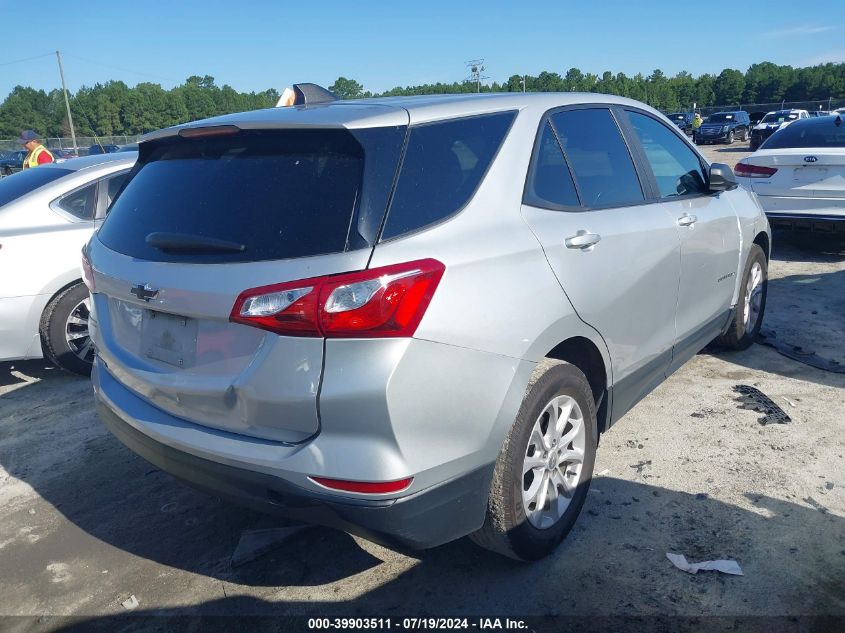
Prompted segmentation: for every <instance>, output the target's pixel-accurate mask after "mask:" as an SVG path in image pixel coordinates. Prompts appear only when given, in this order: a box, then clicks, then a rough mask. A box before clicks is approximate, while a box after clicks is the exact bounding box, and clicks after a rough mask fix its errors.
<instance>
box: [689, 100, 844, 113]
mask: <svg viewBox="0 0 845 633" xmlns="http://www.w3.org/2000/svg"><path fill="white" fill-rule="evenodd" d="M837 108H845V99H833V98H830V99H822V100H818V101H777V102H775V103H733V104H729V105H719V106H702V107H699V108H696V110H697V111H698V112H701V116H709V115H711V114H713V113H714V112H725V111H731V110H745V111H746V112H748V113H749V114H751V113H753V112H763V113H765V112H771V111H773V110H792V109H796V110H808V111H810V112H814V111H819V110H824V111H828V112H829V111H832V110H836V109H837Z"/></svg>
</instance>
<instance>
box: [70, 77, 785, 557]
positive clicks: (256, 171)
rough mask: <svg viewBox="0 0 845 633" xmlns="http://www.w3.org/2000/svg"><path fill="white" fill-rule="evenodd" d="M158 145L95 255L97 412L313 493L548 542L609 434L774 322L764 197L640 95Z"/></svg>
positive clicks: (507, 548)
mask: <svg viewBox="0 0 845 633" xmlns="http://www.w3.org/2000/svg"><path fill="white" fill-rule="evenodd" d="M297 89H299V88H297ZM300 92H303V91H302V90H300ZM141 147H142V151H141V155H142V157H143V158H142V159H141V162H140V163H139V164H138V166H137V167H136V168H135V169H133V172H132V175H131V177H130V180H129V181H128V182H127V183H126V185H125V186H124V189H123V191H122V193H121V194H120V196H119V197H118V199H117V200H116V202H115V203H114V205H113V206H112V209H111V212H110V214H109V216H108V217H107V218H106V220H105V222H104V223H103V226H102V227H101V228H100V230H99V231H98V232H97V233H96V234H95V235H94V236H93V237H92V238H91V240H90V242H89V244H88V245H87V247H86V249H85V252H84V256H83V257H84V259H83V268H84V270H85V271H86V272H85V278H86V282H87V283H88V285H89V288H90V289H91V293H92V312H91V314H92V316H91V335H92V338H93V340H94V342H95V348H96V352H97V355H96V359H95V362H94V370H93V372H92V379H93V383H94V390H95V395H96V400H97V407H98V410H99V413H100V416H101V418H102V420H103V421H104V423H105V424H106V426H107V427H108V428H110V429H111V430H112V431H113V433H114V434H115V435H116V436H117V437H118V438H119V439H120V440H121V441H122V442H124V443H125V444H126V445H127V446H128V447H130V448H131V449H132V450H134V451H135V452H137V453H138V454H140V455H142V456H143V457H145V458H146V459H147V460H149V461H150V462H152V463H154V464H156V465H157V466H158V467H160V468H162V469H163V470H165V471H167V472H170V473H172V474H174V475H176V476H177V477H180V478H182V479H184V480H186V481H188V482H189V483H192V484H193V485H196V486H198V487H200V488H203V489H205V490H210V491H213V492H214V494H217V495H221V496H224V497H228V498H231V499H235V500H237V501H239V502H241V503H244V504H246V505H250V506H252V507H255V508H260V509H263V510H267V511H270V512H276V513H279V514H281V515H284V516H287V517H291V518H294V519H296V520H299V521H305V522H311V523H317V524H322V525H329V526H333V527H336V528H340V529H342V530H346V531H349V532H352V533H354V534H359V535H361V536H363V537H365V538H368V539H372V540H375V541H379V542H382V543H386V544H400V545H403V546H408V547H414V548H424V547H433V546H436V545H439V544H442V543H445V542H447V541H451V540H453V539H456V538H459V537H462V536H464V535H467V534H471V535H472V537H473V539H474V540H475V541H476V542H477V543H480V544H481V545H483V546H484V547H487V548H489V549H492V550H495V551H497V552H500V553H503V554H506V555H508V556H512V557H514V558H518V559H536V558H539V557H541V556H544V555H546V554H548V553H549V552H550V551H552V550H553V549H554V548H555V546H556V545H557V544H558V543H559V542H560V541H561V540H562V539H563V537H564V535H565V534H566V533H567V532H568V531H569V530H570V529H571V527H572V525H573V523H574V521H575V519H576V517H577V515H578V513H579V512H580V510H581V506H582V505H583V503H584V500H585V498H586V495H587V489H588V487H589V483H590V479H591V476H592V471H593V464H594V460H595V454H596V445H597V441H598V435H599V434H600V433H601V432H603V431H605V430H606V429H608V428H609V427H610V425H611V424H613V423H614V422H616V421H617V420H618V419H619V418H620V417H622V416H623V415H624V414H625V412H626V411H628V410H629V409H630V408H631V407H633V406H634V405H635V404H636V402H638V401H639V400H640V399H641V398H643V397H644V396H645V395H646V394H648V393H649V392H650V391H651V390H652V389H654V388H655V386H656V385H658V384H659V383H660V382H662V381H663V380H664V379H665V378H666V376H667V375H669V374H671V373H672V372H673V371H675V370H676V369H677V368H678V367H680V366H681V365H682V364H683V363H684V362H686V361H687V360H688V359H689V358H691V357H692V356H693V355H694V354H695V353H696V352H697V351H698V350H700V349H701V348H702V347H703V346H705V345H706V344H707V343H709V342H710V341H712V340H713V339H716V338H718V339H719V340H720V341H721V342H722V344H724V345H726V346H728V347H730V348H744V347H747V346H748V345H750V344H751V342H752V341H753V339H754V337H755V335H756V334H757V332H758V329H759V327H760V322H761V319H762V314H763V310H764V308H765V298H766V269H767V268H766V267H767V261H768V253H769V244H770V238H769V229H768V224H767V222H766V218H765V215H763V213H762V211H761V210H760V207H759V205H758V204H757V202H756V199H755V197H754V196H753V195H752V194H750V193H749V192H747V191H745V190H743V189H740V188H738V187H737V185H736V182H735V180H734V177H733V174H732V172H731V169H730V168H729V167H727V166H725V165H719V164H713V165H709V164H708V163H707V161H706V160H705V159H704V158H703V157H702V156H701V155H700V154H699V153H698V152H697V151H696V149H695V148H694V147H693V146H692V145H691V143H690V142H689V141H687V139H686V138H685V137H684V135H683V134H682V133H681V132H680V130H678V129H677V127H676V126H675V125H674V124H672V122H671V121H669V120H668V119H667V118H666V117H664V116H663V115H661V114H660V113H658V112H657V111H656V110H654V109H652V108H650V107H648V106H646V105H644V104H642V103H639V102H636V101H633V100H630V99H625V98H622V97H613V96H608V95H596V94H590V95H583V94H575V93H557V94H539V93H537V94H531V93H529V94H523V93H512V94H506V95H448V96H426V97H409V98H392V99H373V100H361V101H343V102H337V101H335V102H331V101H327V100H320V101H318V105H317V107H310V106H309V105H308V101H306V105H304V106H300V107H282V108H273V109H269V110H262V111H256V112H248V113H243V114H233V115H227V116H222V117H217V118H214V119H209V120H207V121H201V122H196V123H191V124H187V125H181V126H177V127H173V128H168V129H165V130H161V131H158V132H155V133H152V134H151V135H149V136H147V137H146V138H145V140H143V141H142V143H141ZM564 152H565V153H564ZM124 483H125V484H126V485H140V482H135V483H134V484H133V483H132V482H124Z"/></svg>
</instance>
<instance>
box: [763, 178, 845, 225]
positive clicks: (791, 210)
mask: <svg viewBox="0 0 845 633" xmlns="http://www.w3.org/2000/svg"><path fill="white" fill-rule="evenodd" d="M752 187H753V185H752ZM754 188H755V189H756V187H754ZM757 199H758V200H759V201H760V206H762V207H763V211H765V212H766V215H767V216H768V217H769V219H770V220H787V219H807V220H818V221H826V222H841V221H845V198H809V197H798V196H767V195H761V194H760V193H759V192H757Z"/></svg>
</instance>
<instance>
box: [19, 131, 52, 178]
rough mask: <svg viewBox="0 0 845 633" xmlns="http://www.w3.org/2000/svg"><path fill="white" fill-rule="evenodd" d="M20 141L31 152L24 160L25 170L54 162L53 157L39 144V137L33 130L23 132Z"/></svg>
mask: <svg viewBox="0 0 845 633" xmlns="http://www.w3.org/2000/svg"><path fill="white" fill-rule="evenodd" d="M18 141H19V142H20V144H21V145H23V146H24V147H25V148H26V149H27V150H28V151H29V154H27V155H26V157H25V158H24V159H23V168H24V169H29V168H30V167H38V166H39V165H45V164H47V163H52V162H53V160H54V159H53V155H52V154H51V153H50V152H49V150H48V149H47V148H46V147H44V146H43V145H42V144H41V143H39V142H38V135H37V134H36V133H35V132H33V131H32V130H25V131H24V132H22V133H21V137H20V138H19V139H18Z"/></svg>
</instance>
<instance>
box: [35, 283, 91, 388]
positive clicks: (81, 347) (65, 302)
mask: <svg viewBox="0 0 845 633" xmlns="http://www.w3.org/2000/svg"><path fill="white" fill-rule="evenodd" d="M90 301H91V298H90V296H89V295H88V288H86V287H85V285H84V284H82V283H77V284H74V285H73V286H70V287H69V288H67V289H65V290H63V291H62V292H60V293H59V294H57V295H56V296H55V297H53V298H52V299H51V300H50V303H48V304H47V307H46V308H44V313H43V314H42V315H41V323H40V327H39V333H40V334H41V349H42V351H43V352H44V356H45V357H46V358H47V359H48V360H50V361H51V362H52V363H53V364H54V365H57V366H58V367H60V368H62V369H64V370H66V371H70V372H73V373H75V374H80V375H82V376H87V375H89V374H90V373H91V366H92V364H93V362H94V346H93V344H92V343H91V339H90V338H89V337H88V316H89V314H90V309H89V306H90Z"/></svg>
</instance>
